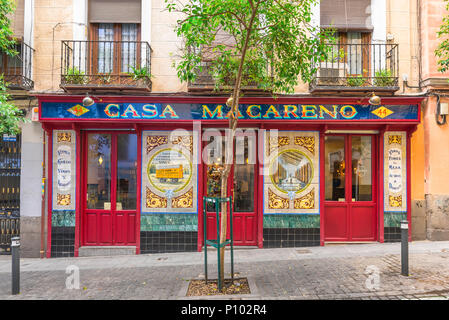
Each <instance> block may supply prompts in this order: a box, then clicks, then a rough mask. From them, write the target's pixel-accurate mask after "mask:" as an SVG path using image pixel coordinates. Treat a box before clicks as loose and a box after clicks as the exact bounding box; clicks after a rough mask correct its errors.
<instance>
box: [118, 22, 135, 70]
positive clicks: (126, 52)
mask: <svg viewBox="0 0 449 320" xmlns="http://www.w3.org/2000/svg"><path fill="white" fill-rule="evenodd" d="M122 41H123V42H122V70H121V71H122V72H131V71H132V69H131V66H132V67H136V66H137V61H136V51H137V46H136V45H137V43H136V42H135V41H137V24H135V23H124V24H122ZM127 41H131V42H127Z"/></svg>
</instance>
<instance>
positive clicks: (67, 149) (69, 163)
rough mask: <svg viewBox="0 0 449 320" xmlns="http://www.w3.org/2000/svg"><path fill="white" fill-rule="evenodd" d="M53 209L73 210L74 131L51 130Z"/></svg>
mask: <svg viewBox="0 0 449 320" xmlns="http://www.w3.org/2000/svg"><path fill="white" fill-rule="evenodd" d="M52 148H53V177H52V178H53V182H52V189H53V190H52V196H53V201H52V205H53V210H75V202H76V201H75V199H76V198H75V197H76V183H77V181H76V133H75V131H74V130H54V131H53V145H52Z"/></svg>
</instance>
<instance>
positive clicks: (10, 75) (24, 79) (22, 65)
mask: <svg viewBox="0 0 449 320" xmlns="http://www.w3.org/2000/svg"><path fill="white" fill-rule="evenodd" d="M15 49H16V51H17V52H18V54H17V55H15V56H8V55H7V54H6V53H4V52H0V73H3V75H4V78H5V82H6V83H7V84H8V88H10V89H16V90H21V89H22V90H32V89H33V88H34V81H33V80H31V73H32V62H33V53H34V49H33V48H31V47H30V46H29V45H27V44H26V43H23V42H21V43H18V44H16V47H15Z"/></svg>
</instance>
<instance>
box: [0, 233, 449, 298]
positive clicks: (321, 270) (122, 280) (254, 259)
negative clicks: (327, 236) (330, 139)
mask: <svg viewBox="0 0 449 320" xmlns="http://www.w3.org/2000/svg"><path fill="white" fill-rule="evenodd" d="M208 253H209V255H208V259H209V263H210V264H209V272H210V274H209V278H216V254H215V253H216V252H215V251H213V250H208ZM227 258H229V254H227ZM10 259H11V258H10V256H0V299H62V300H66V299H198V298H200V299H217V298H218V299H369V300H371V299H376V300H377V299H446V300H449V242H429V241H423V242H413V243H411V244H410V275H409V276H408V277H404V276H401V275H400V273H401V266H400V244H399V243H388V244H380V243H376V244H363V245H355V244H353V245H327V246H324V247H311V248H285V249H240V250H236V251H235V272H237V273H238V276H239V277H247V278H248V279H249V281H250V289H251V294H250V295H244V296H243V295H242V296H238V295H234V296H232V297H231V296H210V297H186V296H185V294H186V291H187V286H188V284H189V280H190V279H194V278H201V277H204V270H203V267H204V266H203V261H204V260H203V259H204V256H203V253H201V252H193V253H170V254H168V253H167V254H151V255H138V256H116V257H89V258H58V259H43V260H40V259H22V260H21V294H20V295H17V296H11V295H10V292H11V274H10V271H11V263H10ZM68 266H76V267H77V268H79V274H80V289H67V288H66V281H67V279H68V277H69V280H70V276H71V275H72V273H70V271H69V273H66V270H67V267H68ZM226 272H229V264H227V265H226ZM228 276H229V274H228ZM69 282H70V281H69Z"/></svg>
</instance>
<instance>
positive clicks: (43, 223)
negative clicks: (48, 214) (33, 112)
mask: <svg viewBox="0 0 449 320" xmlns="http://www.w3.org/2000/svg"><path fill="white" fill-rule="evenodd" d="M46 133H47V132H46V131H45V129H44V130H43V133H42V203H41V250H40V257H41V259H43V258H44V244H45V237H44V233H45V134H46Z"/></svg>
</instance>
